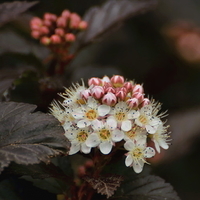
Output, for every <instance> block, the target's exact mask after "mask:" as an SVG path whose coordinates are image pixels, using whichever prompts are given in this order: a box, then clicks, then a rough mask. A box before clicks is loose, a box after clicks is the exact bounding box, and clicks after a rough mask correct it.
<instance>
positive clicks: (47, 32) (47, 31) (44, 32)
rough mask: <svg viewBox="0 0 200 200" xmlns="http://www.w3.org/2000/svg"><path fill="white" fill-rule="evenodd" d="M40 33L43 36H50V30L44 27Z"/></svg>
mask: <svg viewBox="0 0 200 200" xmlns="http://www.w3.org/2000/svg"><path fill="white" fill-rule="evenodd" d="M40 33H41V34H42V35H47V34H49V29H48V28H47V27H46V26H42V27H40Z"/></svg>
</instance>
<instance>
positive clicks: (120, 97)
mask: <svg viewBox="0 0 200 200" xmlns="http://www.w3.org/2000/svg"><path fill="white" fill-rule="evenodd" d="M115 95H116V97H117V98H119V99H120V100H124V99H125V98H126V93H125V92H124V91H122V90H120V91H118V92H116V94H115Z"/></svg>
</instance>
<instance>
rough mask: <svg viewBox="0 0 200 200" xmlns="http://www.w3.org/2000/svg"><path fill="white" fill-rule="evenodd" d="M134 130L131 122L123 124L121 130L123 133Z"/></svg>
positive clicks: (126, 121)
mask: <svg viewBox="0 0 200 200" xmlns="http://www.w3.org/2000/svg"><path fill="white" fill-rule="evenodd" d="M131 128H132V123H131V121H130V120H125V121H123V122H122V125H121V129H122V130H123V131H130V130H131Z"/></svg>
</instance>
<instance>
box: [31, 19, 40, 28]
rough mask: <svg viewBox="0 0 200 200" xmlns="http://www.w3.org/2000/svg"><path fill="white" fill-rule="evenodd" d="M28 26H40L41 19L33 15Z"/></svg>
mask: <svg viewBox="0 0 200 200" xmlns="http://www.w3.org/2000/svg"><path fill="white" fill-rule="evenodd" d="M30 26H31V27H32V26H42V20H41V19H40V18H39V17H33V18H32V19H31V21H30Z"/></svg>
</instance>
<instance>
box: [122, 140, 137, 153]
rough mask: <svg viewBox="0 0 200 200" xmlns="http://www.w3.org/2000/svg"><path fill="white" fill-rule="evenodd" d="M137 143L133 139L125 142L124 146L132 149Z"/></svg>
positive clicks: (129, 149)
mask: <svg viewBox="0 0 200 200" xmlns="http://www.w3.org/2000/svg"><path fill="white" fill-rule="evenodd" d="M134 146H135V144H134V143H133V142H132V141H127V142H126V143H125V144H124V148H125V149H126V150H128V151H131V150H132V149H133V148H134Z"/></svg>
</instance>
